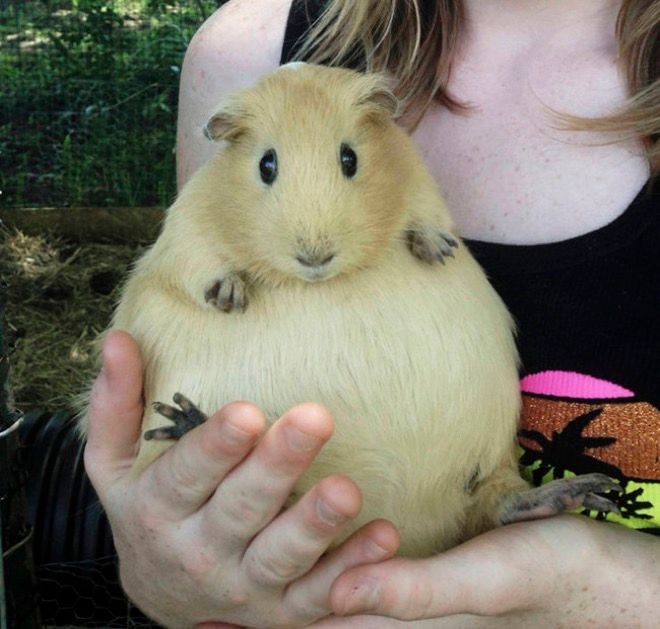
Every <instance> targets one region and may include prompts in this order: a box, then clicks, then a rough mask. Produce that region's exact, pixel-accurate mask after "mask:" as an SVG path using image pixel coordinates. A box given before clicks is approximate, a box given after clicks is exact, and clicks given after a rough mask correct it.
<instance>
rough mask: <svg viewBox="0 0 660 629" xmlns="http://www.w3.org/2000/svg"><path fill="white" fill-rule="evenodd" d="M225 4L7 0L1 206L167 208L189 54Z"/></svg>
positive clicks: (2, 43)
mask: <svg viewBox="0 0 660 629" xmlns="http://www.w3.org/2000/svg"><path fill="white" fill-rule="evenodd" d="M223 2H224V0H13V1H12V0H0V191H1V195H0V204H1V205H2V206H4V207H36V206H148V205H160V206H166V205H169V203H170V202H171V201H172V198H173V196H174V193H175V173H174V145H175V127H176V105H177V90H178V81H179V74H180V70H181V64H182V61H183V55H184V52H185V49H186V46H187V44H188V42H189V41H190V38H191V37H192V35H193V33H194V32H195V31H196V30H197V28H199V26H200V25H201V23H202V22H203V21H204V20H205V19H206V18H207V17H208V16H209V15H210V14H211V13H212V12H213V11H214V10H215V9H216V8H217V7H218V6H219V5H221V4H223Z"/></svg>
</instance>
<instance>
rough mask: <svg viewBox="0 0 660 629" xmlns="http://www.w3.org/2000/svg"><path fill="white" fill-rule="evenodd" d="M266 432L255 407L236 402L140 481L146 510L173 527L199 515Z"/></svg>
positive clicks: (192, 433)
mask: <svg viewBox="0 0 660 629" xmlns="http://www.w3.org/2000/svg"><path fill="white" fill-rule="evenodd" d="M264 426H265V419H264V415H263V413H262V412H261V410H260V409H259V408H257V407H256V406H255V405H254V404H250V403H248V402H234V403H232V404H228V405H227V406H225V407H223V408H222V409H220V411H218V412H217V413H216V414H215V415H213V416H212V417H210V418H209V419H208V420H207V421H206V422H204V423H203V424H202V425H201V426H198V427H197V428H195V429H194V430H191V431H190V432H189V433H187V434H186V435H184V436H183V438H182V439H181V440H180V441H178V442H177V443H176V444H175V445H174V446H173V447H172V448H170V449H169V450H168V451H167V452H166V453H165V454H164V455H163V456H161V457H160V458H158V459H157V460H156V461H154V463H152V464H151V465H150V466H149V467H148V468H147V469H146V470H145V471H144V473H143V474H142V475H141V476H140V479H139V481H138V482H139V483H141V484H142V485H143V486H144V488H145V492H147V495H149V503H148V504H146V505H145V508H147V509H149V510H150V512H151V513H152V514H153V515H155V516H157V517H159V518H164V519H166V520H170V521H178V520H182V519H184V518H186V517H188V516H189V515H191V514H193V513H195V512H196V511H198V510H199V508H200V507H201V506H202V505H203V504H204V503H206V502H207V501H208V499H209V498H210V497H211V496H212V495H213V493H214V492H215V491H216V489H217V488H218V485H219V484H220V483H221V482H222V480H223V479H224V478H225V476H226V475H227V474H228V473H229V472H230V471H231V470H232V469H233V468H234V467H235V466H236V465H237V464H238V463H240V462H241V461H242V460H243V458H244V457H245V456H246V455H247V454H248V453H249V452H250V451H251V450H252V448H253V447H254V444H255V442H256V441H257V439H258V438H259V436H260V435H261V433H262V432H263V430H264Z"/></svg>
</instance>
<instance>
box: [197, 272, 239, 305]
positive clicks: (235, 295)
mask: <svg viewBox="0 0 660 629" xmlns="http://www.w3.org/2000/svg"><path fill="white" fill-rule="evenodd" d="M204 300H205V301H206V303H208V304H211V305H212V306H215V307H216V308H217V309H218V310H220V311H221V312H232V311H234V310H235V311H236V312H244V311H245V308H246V307H247V295H246V291H245V282H244V281H243V280H242V279H241V277H240V275H238V273H229V274H228V275H225V276H224V277H222V278H220V279H219V280H217V281H216V282H214V283H213V284H212V285H211V286H210V287H209V288H207V289H206V292H205V293H204Z"/></svg>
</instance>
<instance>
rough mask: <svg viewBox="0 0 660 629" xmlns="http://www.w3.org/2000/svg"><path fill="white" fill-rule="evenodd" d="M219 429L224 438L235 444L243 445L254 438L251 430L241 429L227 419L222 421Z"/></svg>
mask: <svg viewBox="0 0 660 629" xmlns="http://www.w3.org/2000/svg"><path fill="white" fill-rule="evenodd" d="M220 430H221V434H222V438H223V439H224V440H226V441H228V442H229V443H232V444H234V445H237V446H242V445H245V444H246V443H248V442H249V441H251V440H252V439H253V438H254V435H253V434H252V433H251V432H248V431H247V430H243V429H242V428H239V427H238V426H236V425H234V424H232V423H231V422H229V421H226V422H224V423H223V424H222V427H221V429H220Z"/></svg>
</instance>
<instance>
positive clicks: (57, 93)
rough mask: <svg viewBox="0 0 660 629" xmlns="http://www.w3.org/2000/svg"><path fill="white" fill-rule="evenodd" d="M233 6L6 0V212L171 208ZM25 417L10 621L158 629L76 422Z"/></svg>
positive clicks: (54, 414)
mask: <svg viewBox="0 0 660 629" xmlns="http://www.w3.org/2000/svg"><path fill="white" fill-rule="evenodd" d="M221 4H223V0H0V207H4V208H23V207H44V206H45V207H53V206H56V207H69V206H71V207H83V206H95V207H108V206H154V205H158V206H165V205H168V204H169V203H170V202H171V199H172V197H173V196H174V193H175V176H174V174H175V173H174V146H175V127H176V107H177V96H178V94H177V93H178V82H179V75H180V69H181V64H182V61H183V55H184V52H185V49H186V47H187V45H188V42H189V41H190V38H191V37H192V35H193V33H194V32H195V31H196V30H197V29H198V28H199V26H200V25H201V23H202V22H203V21H204V20H205V19H206V18H207V17H208V16H210V15H211V14H212V13H213V11H215V10H216V9H217V8H218V6H219V5H221ZM2 279H5V280H9V282H12V281H16V278H0V280H2ZM1 337H2V335H1V334H0V338H1ZM10 360H11V358H10ZM4 366H6V360H5V357H4V356H0V367H2V368H4ZM0 371H2V369H0ZM9 380H10V382H11V374H10V377H9ZM0 393H2V394H3V395H2V396H1V397H2V399H3V400H4V401H3V405H4V404H5V403H7V402H9V403H8V404H7V406H8V407H9V408H10V407H11V403H10V402H11V396H10V395H9V396H7V395H5V393H6V391H5V390H4V389H3V390H2V391H0ZM0 406H1V405H0ZM11 413H13V411H8V414H7V418H6V419H11V417H13V416H14V415H13V414H11ZM10 414H11V415H10ZM23 420H24V421H22V425H21V427H20V444H19V440H18V438H17V435H18V431H15V432H14V433H13V437H12V442H10V441H9V440H7V439H5V440H0V516H2V517H0V532H1V533H2V535H0V550H1V551H2V553H1V554H2V561H0V566H2V567H3V568H4V569H3V570H0V627H2V628H3V629H4V628H5V627H11V629H14V628H17V629H22V628H23V627H25V628H28V627H29V628H32V627H37V626H49V627H50V626H67V627H154V626H157V625H155V624H153V623H152V622H151V621H150V620H148V619H147V618H146V617H145V616H144V615H142V614H141V613H140V611H139V610H138V609H136V608H135V607H134V606H133V605H132V604H131V603H130V602H129V601H128V600H127V598H126V597H125V596H124V595H123V593H122V591H121V587H120V583H119V577H118V570H117V561H116V555H115V551H114V547H113V544H112V536H111V533H110V528H109V525H108V523H107V519H106V518H105V515H104V514H103V511H102V509H101V507H100V505H99V503H98V499H97V497H96V495H95V494H94V491H93V488H92V487H91V485H90V483H89V480H88V479H87V477H86V476H85V474H84V470H83V465H82V446H81V444H80V442H79V441H78V440H77V439H76V438H75V431H74V429H73V426H74V418H73V417H72V416H71V414H70V413H69V412H66V411H62V410H58V409H56V408H50V409H46V410H45V411H39V410H30V409H29V408H28V409H27V412H26V415H25V417H24V418H23ZM5 425H6V424H3V422H2V421H0V433H2V431H3V430H4V428H5ZM7 480H8V482H5V481H7ZM33 556H34V562H33V560H32V557H33ZM17 558H18V559H17Z"/></svg>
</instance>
